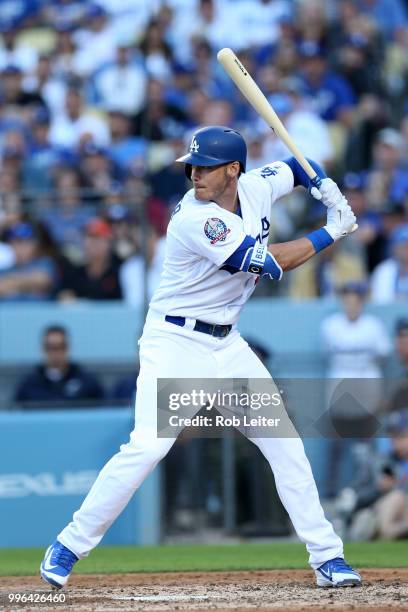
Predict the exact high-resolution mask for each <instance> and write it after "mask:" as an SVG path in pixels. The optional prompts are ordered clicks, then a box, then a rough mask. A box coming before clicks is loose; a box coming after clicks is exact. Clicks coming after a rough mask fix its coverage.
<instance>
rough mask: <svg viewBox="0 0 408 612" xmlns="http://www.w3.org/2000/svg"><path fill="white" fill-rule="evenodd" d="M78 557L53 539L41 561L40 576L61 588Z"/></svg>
mask: <svg viewBox="0 0 408 612" xmlns="http://www.w3.org/2000/svg"><path fill="white" fill-rule="evenodd" d="M77 561H78V557H77V556H76V555H74V553H73V552H71V551H70V550H69V549H68V548H67V547H66V546H64V545H63V544H61V542H58V540H55V542H53V544H51V546H49V547H48V548H47V552H46V553H45V557H44V560H43V562H42V563H41V567H40V572H41V578H42V579H43V580H45V582H48V583H49V584H50V585H51V586H53V587H55V588H56V589H62V587H63V586H65V584H66V583H67V582H68V578H69V576H70V574H71V572H72V568H73V566H74V563H76V562H77Z"/></svg>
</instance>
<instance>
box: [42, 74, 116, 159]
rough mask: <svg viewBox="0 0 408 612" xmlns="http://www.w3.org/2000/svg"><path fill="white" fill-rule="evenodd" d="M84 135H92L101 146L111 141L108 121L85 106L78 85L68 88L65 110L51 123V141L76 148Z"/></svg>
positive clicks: (94, 140)
mask: <svg viewBox="0 0 408 612" xmlns="http://www.w3.org/2000/svg"><path fill="white" fill-rule="evenodd" d="M84 136H86V137H89V136H92V140H93V142H94V143H95V144H96V145H98V146H101V147H105V146H107V145H108V143H109V129H108V126H107V123H106V122H105V121H103V120H102V119H101V118H99V117H97V116H96V115H94V114H91V113H90V112H89V111H87V109H86V108H85V106H84V102H83V98H82V94H81V92H80V91H79V89H78V88H76V87H72V86H71V87H70V88H69V89H68V90H67V96H66V101H65V112H64V113H61V114H60V115H57V116H56V117H55V119H54V120H53V122H52V124H51V130H50V141H51V143H52V144H54V145H59V146H62V147H67V148H75V147H77V146H78V144H79V143H80V140H81V138H83V137H84Z"/></svg>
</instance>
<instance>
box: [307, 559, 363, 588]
mask: <svg viewBox="0 0 408 612" xmlns="http://www.w3.org/2000/svg"><path fill="white" fill-rule="evenodd" d="M315 574H316V582H317V586H319V587H330V586H332V587H345V586H360V585H361V583H362V580H361V576H360V574H359V573H358V572H356V570H354V569H353V568H352V567H351V566H350V565H347V563H346V562H345V561H344V559H342V558H341V557H336V558H335V559H330V561H326V563H323V565H321V566H320V567H319V568H318V569H316V570H315Z"/></svg>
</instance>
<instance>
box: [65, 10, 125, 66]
mask: <svg viewBox="0 0 408 612" xmlns="http://www.w3.org/2000/svg"><path fill="white" fill-rule="evenodd" d="M107 16H108V15H107V13H106V11H105V9H104V8H103V7H102V6H100V5H99V4H91V5H90V6H89V9H88V11H87V18H86V25H87V27H86V29H84V30H82V31H81V32H78V36H77V37H76V41H77V43H78V50H77V51H76V53H75V56H74V69H75V73H76V74H79V75H80V76H82V77H87V76H88V75H90V74H92V72H94V71H95V70H97V69H98V68H99V67H101V66H102V65H103V64H104V63H105V62H111V61H112V60H113V58H114V57H115V50H116V40H115V37H114V33H113V32H112V30H111V26H110V23H109V21H108V19H107Z"/></svg>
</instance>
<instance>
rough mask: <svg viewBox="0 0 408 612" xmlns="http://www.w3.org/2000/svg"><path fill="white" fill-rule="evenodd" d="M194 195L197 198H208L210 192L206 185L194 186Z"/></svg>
mask: <svg viewBox="0 0 408 612" xmlns="http://www.w3.org/2000/svg"><path fill="white" fill-rule="evenodd" d="M194 196H195V199H196V200H208V193H207V190H206V188H205V187H194Z"/></svg>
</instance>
